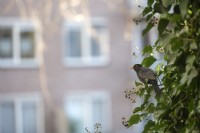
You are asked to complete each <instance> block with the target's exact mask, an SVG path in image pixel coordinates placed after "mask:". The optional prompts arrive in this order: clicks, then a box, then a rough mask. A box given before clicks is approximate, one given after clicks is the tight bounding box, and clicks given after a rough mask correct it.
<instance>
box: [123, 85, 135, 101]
mask: <svg viewBox="0 0 200 133" xmlns="http://www.w3.org/2000/svg"><path fill="white" fill-rule="evenodd" d="M133 89H134V88H133ZM133 89H132V90H128V89H126V90H125V91H124V93H125V98H127V99H129V100H131V101H132V103H135V98H134V97H133V94H135V91H133Z"/></svg>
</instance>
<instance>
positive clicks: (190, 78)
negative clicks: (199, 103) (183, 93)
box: [187, 67, 198, 86]
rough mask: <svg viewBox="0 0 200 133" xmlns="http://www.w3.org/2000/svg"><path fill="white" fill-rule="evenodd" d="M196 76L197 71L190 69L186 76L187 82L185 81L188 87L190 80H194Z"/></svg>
mask: <svg viewBox="0 0 200 133" xmlns="http://www.w3.org/2000/svg"><path fill="white" fill-rule="evenodd" d="M197 75H198V71H197V69H195V68H194V67H193V68H192V71H191V72H190V74H189V75H188V81H187V85H188V86H189V84H190V83H191V81H192V79H193V78H195V77H196V76H197Z"/></svg>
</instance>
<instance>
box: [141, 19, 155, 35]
mask: <svg viewBox="0 0 200 133" xmlns="http://www.w3.org/2000/svg"><path fill="white" fill-rule="evenodd" d="M153 27H154V25H153V24H152V23H151V22H149V23H148V25H147V26H146V28H145V29H144V30H143V31H142V35H143V36H144V35H146V33H147V32H149V31H150V30H151V28H153Z"/></svg>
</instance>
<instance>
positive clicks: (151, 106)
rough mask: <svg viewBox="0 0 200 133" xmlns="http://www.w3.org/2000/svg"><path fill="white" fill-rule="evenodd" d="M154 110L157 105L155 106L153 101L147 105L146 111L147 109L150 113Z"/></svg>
mask: <svg viewBox="0 0 200 133" xmlns="http://www.w3.org/2000/svg"><path fill="white" fill-rule="evenodd" d="M154 110H155V106H154V104H153V103H150V104H149V105H148V106H147V108H146V111H147V112H148V113H153V112H154Z"/></svg>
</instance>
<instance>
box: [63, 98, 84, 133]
mask: <svg viewBox="0 0 200 133" xmlns="http://www.w3.org/2000/svg"><path fill="white" fill-rule="evenodd" d="M82 104H83V103H82V102H81V100H79V99H76V100H70V101H68V104H67V116H68V119H69V132H70V133H83V132H84V130H83V129H84V126H83V114H82V111H83V106H82Z"/></svg>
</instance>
